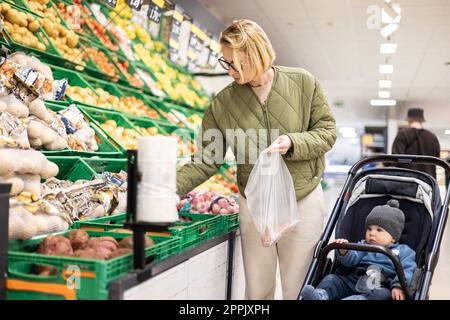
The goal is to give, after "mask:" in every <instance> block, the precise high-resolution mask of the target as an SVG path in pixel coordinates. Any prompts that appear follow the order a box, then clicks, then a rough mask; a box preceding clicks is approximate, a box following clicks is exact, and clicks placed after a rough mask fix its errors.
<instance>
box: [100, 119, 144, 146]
mask: <svg viewBox="0 0 450 320" xmlns="http://www.w3.org/2000/svg"><path fill="white" fill-rule="evenodd" d="M101 126H102V128H103V129H104V130H105V131H106V132H107V133H109V134H110V135H111V136H112V137H113V138H114V139H116V140H117V141H118V142H119V143H120V144H121V145H122V146H123V147H124V148H125V149H127V150H136V149H137V138H138V137H139V136H140V135H139V133H137V132H136V131H135V130H133V129H127V128H124V127H121V126H118V125H117V123H116V122H115V121H114V120H107V121H106V122H104V123H102V124H101Z"/></svg>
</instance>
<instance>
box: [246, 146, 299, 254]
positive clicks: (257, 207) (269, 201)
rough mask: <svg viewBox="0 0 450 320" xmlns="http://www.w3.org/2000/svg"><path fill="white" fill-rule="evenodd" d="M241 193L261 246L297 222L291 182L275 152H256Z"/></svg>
mask: <svg viewBox="0 0 450 320" xmlns="http://www.w3.org/2000/svg"><path fill="white" fill-rule="evenodd" d="M244 193H245V196H246V198H247V204H248V208H249V210H250V213H251V215H252V216H253V220H254V221H255V225H256V228H257V229H258V231H259V233H260V235H261V242H262V245H263V246H265V247H269V246H271V245H272V244H274V243H276V242H277V241H278V240H279V239H280V237H281V235H282V233H283V232H285V231H287V230H288V229H289V228H291V227H293V226H294V225H295V224H296V223H297V222H298V209H297V200H296V196H295V190H294V183H293V181H292V177H291V174H290V173H289V170H288V168H287V166H286V164H285V163H284V161H283V159H282V158H281V155H280V154H279V153H275V154H270V153H267V152H266V151H263V152H262V153H261V154H260V155H259V157H258V160H257V161H256V164H255V166H254V167H253V170H252V172H251V173H250V177H249V180H248V182H247V186H246V188H245V191H244Z"/></svg>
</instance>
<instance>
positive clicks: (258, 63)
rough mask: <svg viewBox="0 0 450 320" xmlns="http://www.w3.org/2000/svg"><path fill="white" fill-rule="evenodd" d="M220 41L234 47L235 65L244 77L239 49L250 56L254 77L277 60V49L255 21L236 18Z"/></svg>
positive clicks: (223, 33) (222, 34)
mask: <svg viewBox="0 0 450 320" xmlns="http://www.w3.org/2000/svg"><path fill="white" fill-rule="evenodd" d="M220 43H221V44H222V45H226V46H229V47H230V48H231V49H233V66H234V67H235V68H236V70H237V71H238V72H239V75H240V76H241V78H242V79H243V78H244V75H243V72H242V63H241V60H240V57H239V51H240V50H242V51H243V52H244V54H245V55H246V56H247V57H248V60H249V64H250V68H251V70H254V72H255V75H254V77H259V76H260V75H262V74H263V73H264V72H266V71H267V70H268V69H269V68H270V67H271V66H272V64H273V61H274V60H275V51H274V50H273V47H272V44H271V43H270V40H269V38H268V37H267V35H266V33H265V32H264V30H263V29H262V28H261V27H260V26H259V25H258V24H257V23H256V22H254V21H251V20H247V19H240V20H234V21H233V22H232V23H231V25H229V26H228V27H227V28H226V29H225V30H224V31H223V32H222V33H221V35H220Z"/></svg>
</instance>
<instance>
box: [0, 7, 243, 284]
mask: <svg viewBox="0 0 450 320" xmlns="http://www.w3.org/2000/svg"><path fill="white" fill-rule="evenodd" d="M0 13H1V15H0V31H2V32H1V33H0V40H1V42H2V46H4V47H5V48H6V49H8V50H9V52H6V51H5V53H4V54H3V55H2V56H1V57H0V159H1V166H0V183H2V182H5V183H10V184H11V192H10V198H9V203H10V212H9V230H8V233H9V239H10V240H20V241H12V242H11V245H16V244H17V243H22V242H23V240H29V239H32V240H31V241H30V243H33V246H30V247H27V250H30V248H32V249H33V250H32V251H28V252H27V253H31V254H33V256H34V257H35V258H36V259H37V261H34V260H33V261H34V262H33V265H32V267H31V268H30V270H28V271H27V270H24V271H23V273H24V274H26V273H27V272H28V276H30V279H29V281H31V282H32V281H34V280H36V279H37V276H42V277H46V281H49V284H51V283H52V282H51V281H53V280H54V279H56V278H57V277H55V276H56V275H58V276H64V277H65V276H66V275H62V274H60V272H61V270H60V269H59V267H58V268H57V267H56V266H51V265H46V264H45V263H39V261H38V260H39V259H42V256H45V255H47V256H55V257H56V258H58V257H61V258H63V257H71V258H74V260H73V261H74V264H75V265H77V264H78V262H77V261H80V266H81V264H82V263H83V261H84V262H85V260H86V259H88V260H89V259H90V260H101V261H104V262H101V263H102V264H104V263H110V262H109V261H111V263H113V262H114V259H115V258H117V257H119V256H124V255H129V254H131V253H132V248H133V237H132V236H128V235H124V234H123V233H130V231H129V230H126V229H123V228H109V229H108V231H110V232H113V233H114V236H113V237H110V236H109V235H111V234H108V235H105V236H101V235H98V236H97V235H96V236H93V234H97V232H95V233H92V232H90V231H89V232H85V231H83V230H78V229H76V228H77V227H76V226H77V225H78V224H81V223H89V222H90V221H91V220H92V221H94V222H95V221H97V220H101V221H106V220H104V219H109V218H110V216H114V215H121V214H123V213H124V212H126V209H127V189H128V186H127V173H126V171H124V170H126V163H125V165H123V163H122V162H121V161H122V159H125V158H126V153H125V151H124V149H126V150H129V149H136V148H137V139H138V138H139V137H142V136H158V135H166V136H173V137H175V138H176V139H177V144H178V164H179V163H180V162H181V161H183V160H184V159H188V158H189V156H190V155H192V154H193V153H194V152H196V151H197V146H196V141H195V135H196V132H195V131H196V130H197V129H198V128H199V126H200V125H201V121H202V111H199V110H200V109H204V108H205V107H206V106H207V104H208V101H209V97H208V96H207V95H206V94H205V93H204V90H203V88H202V87H201V85H200V83H199V82H198V81H196V80H195V79H194V78H193V76H192V75H191V74H188V73H187V71H186V70H185V69H183V68H179V67H178V66H175V65H174V64H173V63H172V62H170V61H169V60H168V57H167V55H168V48H167V46H166V45H165V44H164V43H162V42H160V41H158V40H156V39H153V38H152V37H151V35H150V33H149V32H148V30H147V29H148V28H147V25H146V24H147V22H148V19H147V17H146V13H145V12H144V13H143V12H141V13H140V14H137V13H136V12H134V11H132V10H131V9H130V8H129V6H128V4H127V3H126V2H125V0H118V3H117V7H116V8H112V7H109V6H107V5H105V3H104V2H103V1H87V0H70V1H65V0H64V1H63V0H52V1H50V0H20V1H8V3H6V2H1V3H0ZM143 22H145V24H144V23H143ZM186 105H188V106H186ZM189 107H192V108H189ZM102 109H108V110H112V111H105V110H103V111H102ZM193 109H197V110H193ZM96 112H97V113H98V114H100V115H101V116H98V117H97V115H98V114H97V113H96ZM94 115H96V116H95V117H94ZM149 118H150V119H153V120H149ZM100 119H101V121H100ZM116 121H117V122H116ZM177 129H181V130H177ZM118 144H120V146H121V147H120V146H118ZM96 161H98V163H97V164H96ZM115 161H117V162H115ZM119 164H120V165H119ZM199 190H201V191H198V190H196V191H193V192H191V193H189V194H188V195H187V196H186V198H184V199H182V200H181V201H180V203H179V204H178V208H179V209H180V213H185V214H186V216H183V215H180V220H179V221H178V222H177V224H184V225H181V226H178V227H179V230H178V231H179V232H182V231H183V232H190V233H192V234H193V235H194V236H195V237H199V239H198V242H201V241H206V239H210V238H211V237H215V236H217V235H218V234H220V233H221V232H225V231H224V230H225V227H224V225H226V223H225V222H224V223H222V220H221V219H224V220H223V221H228V220H225V219H232V218H228V217H233V216H234V217H237V212H238V210H239V207H238V205H237V204H236V201H235V200H234V199H233V198H226V197H224V195H226V196H229V195H231V194H234V193H236V192H237V191H236V189H235V185H234V184H233V183H232V182H230V180H229V179H225V178H224V176H223V175H218V176H216V177H215V179H212V180H210V181H209V185H203V189H201V188H200V189H199ZM187 212H189V214H188V213H187ZM205 214H211V216H205ZM191 215H193V216H191ZM216 215H217V216H216ZM219 216H220V217H219ZM200 218H201V219H200ZM211 219H216V220H214V221H215V222H214V223H212V222H211V223H210V226H209V227H208V228H209V229H208V231H209V232H208V233H206V232H205V230H206V225H207V224H208V223H209V222H208V221H209V220H211ZM236 219H237V218H236ZM219 222H220V223H219ZM105 223H108V222H105ZM199 225H201V227H199ZM195 228H197V229H196V230H195ZM105 229H106V228H105ZM193 231H195V232H193ZM172 232H173V230H171V229H167V234H171V233H172ZM98 233H99V234H101V233H100V232H98ZM116 234H117V238H116ZM167 234H165V235H164V237H163V236H161V238H166V237H167ZM172 234H173V237H167V238H173V239H174V241H173V242H172V247H170V248H165V249H164V250H168V249H170V250H168V251H167V253H165V251H164V250H163V249H161V252H160V251H157V250H160V249H159V248H158V249H156V245H157V246H160V244H161V242H164V241H166V240H161V239H158V238H157V237H156V236H153V235H152V237H153V239H154V240H152V238H150V237H146V240H145V241H146V242H145V245H146V247H148V248H150V247H153V246H155V253H154V254H155V256H158V255H160V256H161V257H162V259H164V258H165V257H166V256H170V255H173V254H177V253H179V252H180V250H182V247H183V246H184V245H185V244H182V243H181V237H182V234H179V235H176V236H175V233H172ZM200 235H202V238H201V239H200ZM183 237H184V236H183ZM175 240H176V241H175ZM155 242H156V243H155ZM152 250H153V249H152ZM24 254H25V253H24ZM44 259H48V257H46V258H44ZM58 259H59V258H58ZM77 259H79V260H77ZM158 259H160V258H159V256H158ZM130 261H131V259H130ZM90 263H97V264H99V262H90ZM108 268H109V267H108ZM125 269H126V267H125ZM83 270H84V269H83ZM108 272H109V271H108ZM125 272H126V270H125ZM99 276H103V277H106V275H99ZM108 276H109V275H108ZM92 281H95V278H93V279H92ZM108 281H110V279H108ZM38 282H39V280H38ZM104 282H105V284H104V285H105V286H107V285H108V282H106V281H104ZM82 290H87V289H85V288H82V289H81V291H82Z"/></svg>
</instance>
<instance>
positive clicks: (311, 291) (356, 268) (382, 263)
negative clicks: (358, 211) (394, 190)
mask: <svg viewBox="0 0 450 320" xmlns="http://www.w3.org/2000/svg"><path fill="white" fill-rule="evenodd" d="M404 224H405V215H404V214H403V212H402V211H401V210H400V209H399V203H398V201H397V200H389V201H388V202H387V204H386V205H381V206H377V207H375V208H373V209H372V211H371V212H370V214H369V215H368V216H367V218H366V223H365V227H366V235H365V240H361V241H359V243H362V244H369V245H381V246H384V247H387V248H389V249H390V250H392V252H393V253H394V254H395V255H397V256H398V258H399V260H400V263H401V265H402V267H403V270H404V272H405V278H406V282H407V284H408V286H410V285H411V281H412V277H413V274H414V270H415V269H416V260H415V257H416V254H415V252H414V250H412V249H411V248H410V247H408V246H407V245H405V244H399V243H398V240H399V239H400V236H401V235H402V231H403V228H404ZM347 242H348V240H346V239H337V240H336V243H347ZM338 259H339V261H340V262H341V263H342V265H344V266H345V267H350V268H351V267H353V269H352V272H351V273H350V274H349V275H346V276H341V275H335V274H329V275H327V276H326V277H325V278H323V279H322V281H321V282H320V283H319V285H318V286H317V288H314V287H313V286H310V285H307V286H305V287H304V288H303V290H302V292H301V296H302V298H303V299H305V300H335V299H344V300H390V299H393V300H404V299H405V293H404V292H403V290H402V288H401V286H400V281H399V279H398V276H397V274H396V272H395V267H394V264H393V263H392V261H391V259H389V258H388V257H387V256H385V255H384V254H382V253H375V252H367V251H348V250H339V255H338Z"/></svg>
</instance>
